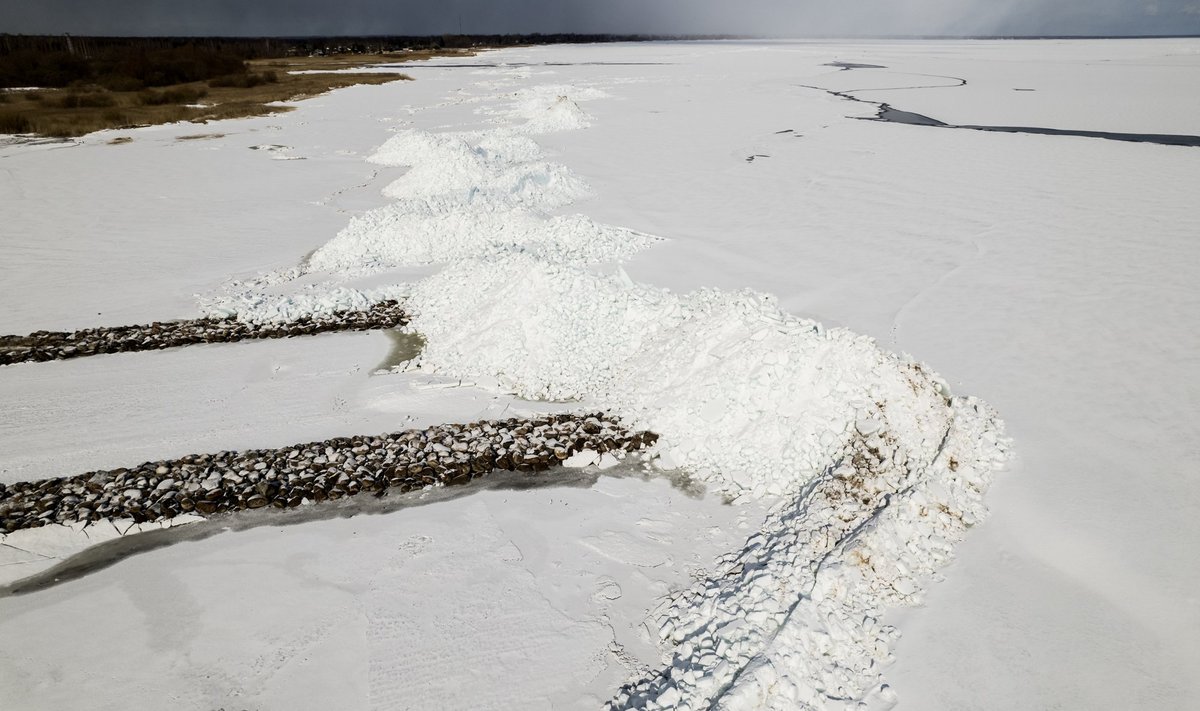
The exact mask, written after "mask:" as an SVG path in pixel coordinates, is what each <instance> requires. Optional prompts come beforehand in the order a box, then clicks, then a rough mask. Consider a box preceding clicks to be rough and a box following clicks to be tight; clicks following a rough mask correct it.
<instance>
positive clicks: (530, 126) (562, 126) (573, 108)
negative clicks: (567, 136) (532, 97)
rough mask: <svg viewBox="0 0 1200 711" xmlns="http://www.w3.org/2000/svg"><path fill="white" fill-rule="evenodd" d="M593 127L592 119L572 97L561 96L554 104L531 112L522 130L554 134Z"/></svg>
mask: <svg viewBox="0 0 1200 711" xmlns="http://www.w3.org/2000/svg"><path fill="white" fill-rule="evenodd" d="M591 125H592V120H591V117H590V116H588V115H587V112H586V111H584V110H583V109H581V108H580V107H579V104H577V103H575V102H574V101H572V100H571V98H570V97H567V96H560V97H558V98H557V99H556V100H555V101H554V103H553V104H551V105H549V106H546V107H544V108H541V109H540V110H538V111H536V112H532V111H531V112H530V114H529V121H528V122H527V123H526V124H525V125H524V126H522V128H523V129H524V130H526V131H529V132H530V133H553V132H554V131H572V130H575V129H579V128H587V127H588V126H591Z"/></svg>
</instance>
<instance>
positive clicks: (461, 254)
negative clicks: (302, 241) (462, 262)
mask: <svg viewBox="0 0 1200 711" xmlns="http://www.w3.org/2000/svg"><path fill="white" fill-rule="evenodd" d="M656 241H658V239H657V238H656V237H653V236H651V235H646V234H643V233H640V232H634V231H632V230H626V229H623V228H619V227H610V226H608V225H601V224H598V223H596V222H594V221H593V220H591V219H590V218H587V217H584V216H582V215H566V216H558V217H552V218H545V217H543V216H541V215H540V214H537V213H534V212H530V211H527V210H521V209H517V210H512V211H501V212H495V211H487V210H468V209H457V210H454V209H439V208H437V207H433V206H431V205H430V204H429V203H427V202H414V201H403V202H399V203H393V204H392V205H388V206H386V207H382V208H378V209H376V210H371V211H369V212H367V213H365V214H363V215H360V216H358V217H355V218H353V219H352V220H351V221H350V224H349V225H347V226H346V228H345V229H343V230H342V231H341V232H339V233H338V235H337V237H335V238H334V239H333V240H331V241H330V242H329V243H327V244H326V245H324V246H323V247H321V248H320V249H318V250H317V251H316V252H314V253H313V255H312V257H311V259H310V260H309V264H310V266H311V267H312V268H313V269H320V270H327V271H336V270H353V269H356V268H364V267H365V268H368V269H373V268H388V267H399V266H416V265H422V264H434V263H439V262H449V261H453V260H456V259H463V258H480V257H483V256H484V255H486V254H489V253H492V252H495V251H497V250H502V249H512V250H516V251H529V252H531V253H533V254H535V255H537V256H538V257H540V258H541V259H544V260H546V261H551V262H567V263H572V264H589V263H595V262H602V261H609V260H612V259H624V258H627V257H629V256H632V255H633V254H635V253H636V252H638V251H640V250H642V249H644V248H646V247H647V246H649V245H650V244H652V243H654V242H656Z"/></svg>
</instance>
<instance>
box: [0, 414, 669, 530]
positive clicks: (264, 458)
mask: <svg viewBox="0 0 1200 711" xmlns="http://www.w3.org/2000/svg"><path fill="white" fill-rule="evenodd" d="M657 439H658V436H657V435H655V434H652V433H649V432H630V431H629V430H627V429H626V428H624V427H623V426H622V425H620V424H619V423H618V422H617V421H615V420H613V419H611V418H610V417H608V416H607V415H604V414H600V413H597V414H591V415H580V414H560V415H550V416H546V417H542V418H540V419H532V420H520V419H508V420H499V421H483V422H474V423H471V424H465V425H463V424H447V425H437V426H433V427H429V428H427V429H423V430H407V431H404V432H398V433H395V434H386V435H379V436H370V437H334V438H332V439H327V440H324V441H321V442H311V443H308V444H300V445H295V446H292V447H282V448H279V449H250V450H244V451H240V452H232V451H229V452H217V453H215V454H193V455H188V456H185V457H180V458H179V459H174V460H169V461H157V462H146V463H143V464H140V465H137V466H134V467H130V468H118V469H112V470H106V471H96V472H90V473H87V474H81V475H78V476H72V477H62V478H56V479H43V480H40V481H33V482H21V483H17V484H10V485H7V486H6V485H4V484H0V533H12V532H13V531H17V530H21V529H27V528H38V527H40V526H44V525H47V524H53V523H58V524H78V523H88V522H93V521H100V520H104V519H122V518H125V519H133V520H134V521H135V522H137V523H145V522H155V521H164V520H168V519H171V518H173V517H175V516H178V515H181V514H188V513H190V514H198V515H202V516H208V515H212V514H217V513H222V512H226V511H237V510H241V509H255V508H262V507H265V506H273V507H276V508H291V507H295V506H300V505H303V504H308V503H319V502H321V501H326V500H330V499H340V498H342V497H346V496H354V495H356V494H361V493H367V492H370V493H374V494H376V495H379V496H382V495H384V494H386V493H389V492H397V493H403V492H407V491H412V490H415V489H421V488H424V487H426V486H436V485H442V484H462V483H466V482H468V481H470V480H472V479H475V478H478V477H480V476H484V475H486V474H488V473H490V472H491V471H493V470H494V469H507V470H515V471H541V470H544V469H549V468H550V467H554V466H559V465H560V464H562V462H563V461H564V460H566V459H568V458H569V457H571V456H572V455H574V454H577V453H580V452H583V451H585V450H590V451H592V452H595V453H597V454H598V455H599V454H604V453H618V454H619V453H622V452H628V451H634V450H638V449H641V448H643V447H647V446H649V445H651V444H653V443H654V442H655V441H656V440H657Z"/></svg>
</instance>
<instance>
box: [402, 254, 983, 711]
mask: <svg viewBox="0 0 1200 711" xmlns="http://www.w3.org/2000/svg"><path fill="white" fill-rule="evenodd" d="M409 304H410V307H411V309H412V311H413V312H414V314H415V318H414V321H413V322H412V324H411V326H412V328H414V329H415V330H417V331H419V332H421V333H422V334H424V335H425V337H426V338H427V344H426V348H425V350H424V352H423V354H422V357H421V361H420V363H421V367H423V368H425V369H428V370H432V371H436V372H439V373H444V374H448V375H453V376H456V377H472V378H480V377H485V378H492V379H495V380H496V381H497V382H498V383H499V384H500V385H501V387H504V388H507V389H509V390H511V391H513V392H515V393H518V394H520V395H522V396H525V397H530V398H546V399H569V398H588V399H589V402H591V403H595V404H599V405H601V406H603V407H610V408H613V409H614V410H615V411H616V412H619V413H621V414H622V415H623V416H625V417H626V418H628V419H630V420H632V421H634V422H636V423H637V426H638V427H646V428H649V429H652V430H654V431H655V432H657V433H659V434H660V435H662V440H660V444H659V447H658V454H659V457H660V459H659V462H660V466H663V467H667V468H674V467H679V466H686V467H688V468H689V469H691V470H692V471H693V472H695V473H696V475H697V476H698V477H700V478H702V479H705V480H707V481H708V482H710V484H712V485H713V486H714V487H715V488H717V489H718V490H721V491H724V492H725V493H726V494H727V495H729V496H730V497H735V498H736V497H742V496H747V497H763V496H775V497H779V498H780V504H779V505H778V506H777V507H776V509H775V510H774V512H773V513H772V515H771V516H770V517H769V518H768V519H767V521H766V522H765V524H764V525H763V527H762V529H761V530H760V531H759V533H758V534H757V535H755V536H753V537H752V538H751V539H750V540H749V541H748V543H747V546H746V548H745V549H743V550H742V551H740V552H738V553H735V554H733V555H731V556H729V558H728V559H727V560H725V561H723V562H722V563H721V565H720V569H719V570H718V572H717V573H716V574H715V575H714V576H713V577H712V578H710V579H708V580H705V581H704V582H703V583H702V584H700V585H698V586H697V587H696V588H695V589H693V590H690V591H688V592H686V593H685V594H683V595H681V596H679V597H678V598H677V599H676V600H674V602H673V604H672V605H671V606H670V608H669V610H668V611H667V612H666V614H665V615H664V616H663V617H662V618H661V619H660V620H659V626H660V636H661V637H662V639H663V641H664V643H665V644H667V645H668V648H669V649H671V652H670V657H669V660H668V663H667V665H666V666H665V668H664V670H663V671H661V672H658V673H655V674H652V675H650V676H648V677H647V678H646V679H643V680H640V681H638V682H636V683H633V684H631V685H630V686H629V687H627V688H626V689H624V690H622V692H621V694H620V695H618V697H617V698H616V699H615V700H614V702H613V708H730V709H735V708H746V709H758V708H778V709H794V708H829V707H831V704H832V707H839V706H838V705H837V703H840V702H841V701H843V700H846V699H854V700H862V699H866V698H867V697H869V696H871V695H872V694H880V693H884V694H885V695H886V693H885V692H886V690H885V687H884V686H883V685H881V683H880V674H881V671H880V670H881V668H882V664H883V663H884V662H885V661H887V660H888V658H889V655H890V651H889V647H890V644H889V643H890V640H891V639H892V637H893V636H894V633H893V631H892V630H891V629H890V628H888V627H886V626H885V625H882V624H881V623H880V622H879V621H878V617H879V616H880V615H881V614H882V612H883V610H884V609H885V608H886V607H888V606H891V605H896V604H911V603H913V602H915V601H917V600H918V599H919V598H918V595H919V590H920V585H919V582H920V579H921V578H923V577H925V576H928V575H930V574H932V573H933V572H934V571H936V569H937V568H938V567H939V566H940V565H941V564H943V563H945V562H946V561H947V560H948V559H949V558H950V556H951V551H952V545H953V543H955V542H957V541H958V540H959V539H961V538H962V536H963V535H964V533H965V531H966V529H967V528H968V527H969V526H971V525H973V524H974V523H975V522H977V521H978V520H980V519H981V518H982V517H983V515H984V514H985V509H984V507H983V504H982V495H983V492H984V491H985V490H986V488H987V485H988V482H989V481H990V477H991V474H992V471H993V470H994V469H995V468H997V467H998V466H999V465H1000V464H1001V463H1002V462H1003V460H1004V457H1005V453H1006V447H1007V444H1006V440H1005V439H1004V437H1003V432H1002V425H1001V424H1000V422H999V421H998V420H997V419H996V417H995V415H994V413H993V412H992V411H991V410H990V409H989V408H988V407H987V406H986V405H984V404H983V403H981V402H979V401H977V400H974V399H972V398H957V397H953V396H952V395H951V394H950V393H949V390H948V388H947V386H946V384H945V383H944V382H943V381H942V380H941V379H940V378H939V377H938V376H937V375H936V374H934V373H932V372H931V371H930V370H929V369H928V368H926V367H925V366H923V365H922V364H920V363H916V362H914V361H912V360H909V359H907V358H903V357H900V356H896V355H894V354H891V353H887V352H885V351H883V350H881V349H880V348H879V347H878V346H877V345H876V343H875V342H874V341H873V340H871V339H869V338H866V337H863V336H859V335H856V334H854V333H851V332H849V331H846V330H844V329H831V330H826V329H824V328H822V327H821V326H820V325H819V324H817V323H815V322H812V321H808V320H804V319H798V318H795V317H792V316H789V315H787V314H785V313H783V312H781V311H780V310H779V309H778V308H777V307H776V306H775V304H774V302H773V300H772V299H771V298H770V297H768V296H765V295H762V294H757V293H754V292H750V291H744V292H733V293H731V292H722V291H715V290H705V291H699V292H695V293H691V294H684V295H675V294H671V293H669V292H666V291H663V290H659V289H655V288H652V287H648V286H644V285H639V284H635V283H633V282H632V281H631V280H629V279H628V277H626V276H625V275H624V274H623V273H621V272H618V273H617V274H616V275H614V276H601V275H596V274H594V273H591V272H589V271H587V270H584V269H581V268H578V267H573V266H570V265H564V264H548V263H546V262H544V261H541V260H538V259H537V258H535V257H533V256H532V255H527V254H503V255H494V256H492V257H491V258H489V259H487V260H475V261H462V262H459V263H456V264H453V265H451V266H450V267H448V268H447V269H445V270H444V271H442V272H441V273H439V274H437V275H435V276H433V277H431V278H429V279H427V280H425V281H424V282H422V283H420V284H418V285H417V286H416V287H415V289H414V292H413V294H412V296H411V299H410V302H409ZM466 305H469V307H467V308H464V306H466ZM514 315H517V317H516V318H514ZM651 702H653V703H651ZM834 702H837V703H834Z"/></svg>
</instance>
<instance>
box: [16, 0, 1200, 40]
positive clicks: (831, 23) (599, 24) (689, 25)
mask: <svg viewBox="0 0 1200 711" xmlns="http://www.w3.org/2000/svg"><path fill="white" fill-rule="evenodd" d="M460 27H461V29H462V31H463V32H467V33H474V34H504V33H532V32H584V33H588V32H590V33H609V32H611V33H645V34H752V35H765V36H806V35H808V36H811V35H882V34H901V35H912V34H918V35H924V34H1034V35H1039V34H1065V35H1070V34H1086V35H1122V34H1200V0H424V1H416V0H0V32H8V33H14V34H16V33H24V34H58V33H62V32H70V33H72V34H78V35H87V34H90V35H251V36H262V35H275V36H285V35H338V34H345V35H363V34H372V35H383V34H416V35H425V34H442V33H447V32H458V31H459V28H460Z"/></svg>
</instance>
